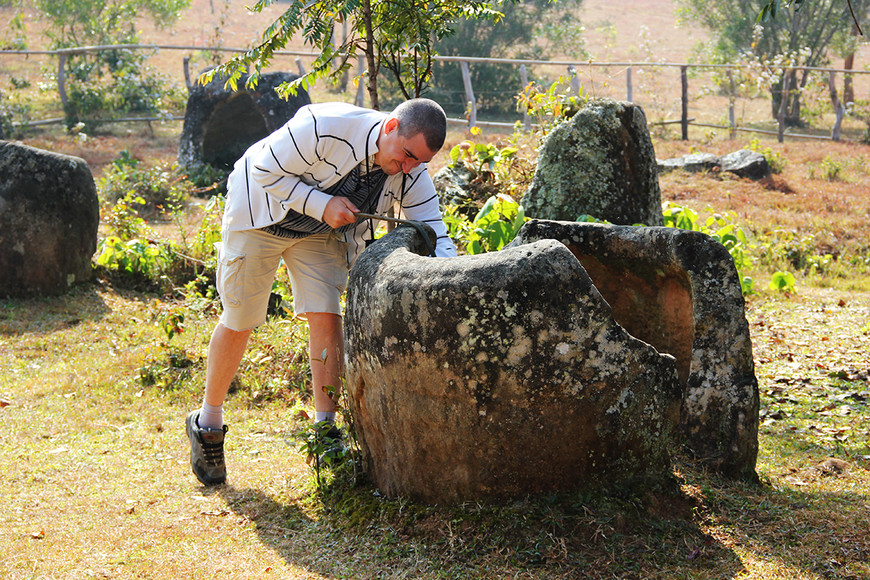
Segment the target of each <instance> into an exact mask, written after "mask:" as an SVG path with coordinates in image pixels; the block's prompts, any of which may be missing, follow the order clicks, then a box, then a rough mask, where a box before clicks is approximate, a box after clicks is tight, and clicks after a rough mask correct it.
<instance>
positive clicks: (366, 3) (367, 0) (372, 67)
mask: <svg viewBox="0 0 870 580" xmlns="http://www.w3.org/2000/svg"><path fill="white" fill-rule="evenodd" d="M363 18H364V19H365V28H366V45H365V53H366V63H367V64H368V67H369V80H368V90H369V99H370V100H371V102H372V109H374V110H376V111H378V110H380V109H379V108H378V66H377V62H376V61H375V34H374V30H373V28H372V2H371V0H363Z"/></svg>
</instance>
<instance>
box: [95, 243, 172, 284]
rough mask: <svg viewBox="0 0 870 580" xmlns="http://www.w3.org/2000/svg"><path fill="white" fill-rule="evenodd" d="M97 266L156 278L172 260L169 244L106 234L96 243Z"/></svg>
mask: <svg viewBox="0 0 870 580" xmlns="http://www.w3.org/2000/svg"><path fill="white" fill-rule="evenodd" d="M97 253H98V255H97V260H96V263H97V265H98V266H102V267H105V268H108V269H109V270H113V271H117V272H120V273H122V274H126V275H128V276H138V277H142V278H156V277H157V276H158V275H159V274H160V273H161V272H163V271H164V270H165V269H166V268H167V267H168V266H169V264H170V263H171V261H172V255H173V252H172V249H171V248H170V247H169V244H166V243H157V242H150V241H143V240H140V239H139V238H133V239H130V240H126V241H125V240H122V239H121V238H119V237H118V236H108V237H106V238H104V239H102V240H100V242H99V244H98V245H97Z"/></svg>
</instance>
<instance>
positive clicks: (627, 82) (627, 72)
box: [625, 67, 634, 103]
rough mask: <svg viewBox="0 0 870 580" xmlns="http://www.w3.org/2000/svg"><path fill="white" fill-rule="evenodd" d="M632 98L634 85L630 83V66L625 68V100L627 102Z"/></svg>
mask: <svg viewBox="0 0 870 580" xmlns="http://www.w3.org/2000/svg"><path fill="white" fill-rule="evenodd" d="M633 99H634V87H632V84H631V67H628V68H627V69H625V100H626V101H628V102H629V103H631V102H632V100H633Z"/></svg>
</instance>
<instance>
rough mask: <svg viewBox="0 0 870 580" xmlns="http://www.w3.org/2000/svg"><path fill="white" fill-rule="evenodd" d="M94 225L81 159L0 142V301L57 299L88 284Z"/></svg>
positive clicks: (90, 187)
mask: <svg viewBox="0 0 870 580" xmlns="http://www.w3.org/2000/svg"><path fill="white" fill-rule="evenodd" d="M99 223H100V207H99V200H98V199H97V186H96V184H95V183H94V177H93V175H92V174H91V169H90V167H88V164H87V163H86V162H85V160H84V159H81V158H79V157H72V156H69V155H62V154H59V153H53V152H51V151H44V150H42V149H36V148H34V147H28V146H27V145H21V144H18V143H12V142H8V141H0V273H2V274H0V296H39V295H58V294H63V293H64V292H66V291H67V290H69V288H70V287H71V286H72V285H73V284H75V283H77V282H82V281H85V280H89V279H90V277H91V272H92V267H91V257H92V256H93V255H94V252H96V250H97V228H98V227H99Z"/></svg>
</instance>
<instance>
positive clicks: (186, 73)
mask: <svg viewBox="0 0 870 580" xmlns="http://www.w3.org/2000/svg"><path fill="white" fill-rule="evenodd" d="M181 67H182V69H184V84H185V85H187V92H188V93H189V92H190V91H192V90H193V83H192V82H191V81H190V56H189V55H188V56H185V57H184V60H182V61H181Z"/></svg>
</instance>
